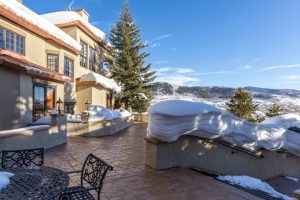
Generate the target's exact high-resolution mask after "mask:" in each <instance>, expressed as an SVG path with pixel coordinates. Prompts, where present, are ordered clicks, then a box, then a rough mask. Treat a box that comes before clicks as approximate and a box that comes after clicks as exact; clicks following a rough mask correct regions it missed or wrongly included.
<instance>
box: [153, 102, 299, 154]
mask: <svg viewBox="0 0 300 200" xmlns="http://www.w3.org/2000/svg"><path fill="white" fill-rule="evenodd" d="M185 134H189V135H195V136H198V137H202V138H219V139H222V140H225V141H227V142H230V143H233V144H236V145H238V146H241V147H244V148H248V149H250V150H255V149H261V148H264V149H266V150H278V149H285V150H286V151H288V152H290V153H292V154H295V155H299V156H300V134H298V133H296V132H293V131H288V130H286V129H285V128H282V127H278V126H277V125H264V124H259V123H252V122H249V121H246V120H243V119H241V118H239V117H237V116H234V115H232V114H230V113H228V112H226V111H224V110H222V109H219V108H216V107H214V106H211V105H208V104H204V103H200V102H192V101H185V100H166V101H161V102H158V103H156V104H154V105H152V106H151V107H150V108H149V112H148V129H147V136H148V137H150V138H154V139H157V140H160V141H163V142H173V141H175V140H177V139H178V137H180V136H181V135H185Z"/></svg>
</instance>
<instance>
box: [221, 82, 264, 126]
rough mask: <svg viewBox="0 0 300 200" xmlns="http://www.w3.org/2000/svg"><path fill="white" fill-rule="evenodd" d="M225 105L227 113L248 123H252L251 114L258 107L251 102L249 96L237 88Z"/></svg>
mask: <svg viewBox="0 0 300 200" xmlns="http://www.w3.org/2000/svg"><path fill="white" fill-rule="evenodd" d="M226 105H227V106H228V109H227V111H229V112H231V113H232V114H234V115H236V116H238V117H241V118H243V119H246V120H250V121H253V117H252V114H254V113H255V112H256V110H257V109H258V105H257V104H255V103H253V101H252V96H251V94H250V93H248V92H247V91H246V90H244V89H243V88H238V89H237V90H236V91H235V93H234V95H233V97H231V99H230V100H229V102H227V103H226Z"/></svg>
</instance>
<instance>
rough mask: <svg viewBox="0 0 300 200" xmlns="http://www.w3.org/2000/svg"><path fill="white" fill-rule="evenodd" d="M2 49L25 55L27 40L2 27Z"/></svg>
mask: <svg viewBox="0 0 300 200" xmlns="http://www.w3.org/2000/svg"><path fill="white" fill-rule="evenodd" d="M0 48H3V49H7V50H10V51H15V52H17V53H18V54H22V55H24V52H25V38H24V37H23V36H21V35H19V34H16V33H14V32H12V31H10V30H8V29H5V28H3V27H0Z"/></svg>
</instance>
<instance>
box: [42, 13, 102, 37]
mask: <svg viewBox="0 0 300 200" xmlns="http://www.w3.org/2000/svg"><path fill="white" fill-rule="evenodd" d="M41 16H42V17H44V18H45V19H47V20H49V21H50V22H52V23H53V24H57V25H58V24H65V23H70V22H74V21H80V22H81V23H83V24H84V25H85V26H86V27H87V28H88V29H89V30H90V31H91V32H93V33H94V34H95V35H97V36H98V37H99V39H100V40H102V41H105V40H106V36H105V33H104V32H103V31H101V30H100V29H98V28H97V27H95V26H93V25H92V24H90V23H89V22H88V21H87V20H85V19H84V18H83V17H81V16H80V15H79V14H78V13H76V12H75V11H59V12H52V13H47V14H43V15H41Z"/></svg>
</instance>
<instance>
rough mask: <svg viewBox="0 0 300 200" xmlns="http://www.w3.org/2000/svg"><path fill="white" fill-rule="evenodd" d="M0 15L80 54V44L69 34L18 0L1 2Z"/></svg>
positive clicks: (2, 0)
mask: <svg viewBox="0 0 300 200" xmlns="http://www.w3.org/2000/svg"><path fill="white" fill-rule="evenodd" d="M0 15H3V16H4V17H6V18H8V19H10V20H11V21H14V22H15V23H17V24H19V25H21V26H23V27H24V28H26V29H29V30H30V31H32V32H34V33H37V34H38V35H40V36H42V37H43V38H46V39H50V40H54V41H56V42H58V43H60V44H62V45H63V46H65V47H67V48H68V49H70V50H72V51H74V52H76V53H80V50H81V47H80V44H79V43H78V42H77V41H76V40H74V39H73V38H72V37H71V36H69V35H68V34H67V33H65V32H64V31H62V30H61V29H60V28H58V27H57V26H55V25H54V24H53V23H51V22H49V21H48V20H46V19H45V18H43V17H42V16H40V15H38V14H37V13H35V12H33V11H32V10H30V9H29V8H27V7H26V6H24V5H23V4H21V3H19V2H18V1H16V0H0Z"/></svg>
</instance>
